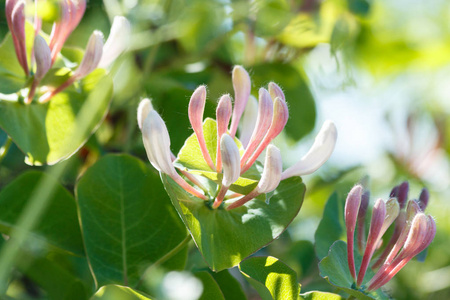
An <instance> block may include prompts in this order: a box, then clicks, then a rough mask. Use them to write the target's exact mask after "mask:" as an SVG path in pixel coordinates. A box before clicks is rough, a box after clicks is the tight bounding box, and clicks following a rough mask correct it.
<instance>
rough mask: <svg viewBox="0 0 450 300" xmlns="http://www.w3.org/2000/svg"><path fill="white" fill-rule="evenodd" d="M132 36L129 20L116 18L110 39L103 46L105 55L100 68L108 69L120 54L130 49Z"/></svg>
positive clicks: (120, 17)
mask: <svg viewBox="0 0 450 300" xmlns="http://www.w3.org/2000/svg"><path fill="white" fill-rule="evenodd" d="M130 35H131V25H130V22H128V20H127V18H125V17H122V16H117V17H114V21H113V24H112V26H111V31H110V33H109V36H108V39H107V40H106V43H105V45H104V46H103V55H102V59H101V60H100V63H99V64H98V66H99V68H106V67H108V66H109V65H110V64H111V63H112V62H113V61H114V60H115V59H116V58H117V57H119V55H120V54H122V53H123V52H124V51H125V50H126V49H127V47H128V44H129V40H130Z"/></svg>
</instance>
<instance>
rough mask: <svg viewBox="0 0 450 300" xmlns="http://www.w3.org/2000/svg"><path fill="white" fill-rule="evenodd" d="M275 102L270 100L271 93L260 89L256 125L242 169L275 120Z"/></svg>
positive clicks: (244, 155)
mask: <svg viewBox="0 0 450 300" xmlns="http://www.w3.org/2000/svg"><path fill="white" fill-rule="evenodd" d="M273 106H274V104H273V101H272V99H271V98H270V94H269V92H268V91H267V90H266V89H265V88H260V89H259V105H258V116H257V118H256V125H255V128H254V130H253V133H252V135H251V137H250V141H249V143H248V145H247V147H246V149H245V152H244V154H243V155H242V158H241V168H243V167H244V165H245V163H246V162H247V160H248V159H249V158H250V156H251V155H252V154H253V153H254V152H255V150H256V148H257V147H258V145H259V144H260V142H261V140H262V139H263V138H264V136H265V135H266V133H267V131H268V130H269V127H270V124H271V122H272V119H273Z"/></svg>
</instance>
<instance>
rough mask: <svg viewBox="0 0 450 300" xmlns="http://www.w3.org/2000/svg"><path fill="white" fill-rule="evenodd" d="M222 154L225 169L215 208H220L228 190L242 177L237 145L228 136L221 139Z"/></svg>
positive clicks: (225, 135)
mask: <svg viewBox="0 0 450 300" xmlns="http://www.w3.org/2000/svg"><path fill="white" fill-rule="evenodd" d="M220 153H221V157H222V168H223V177H222V186H221V188H220V191H219V193H218V195H217V197H216V200H215V201H214V204H213V208H217V207H219V206H220V204H221V203H222V201H223V199H224V197H225V194H226V192H227V191H228V188H229V187H230V185H232V184H233V183H234V182H235V181H236V180H238V179H239V176H240V162H241V156H240V154H239V149H238V147H237V145H236V143H235V142H234V140H233V138H232V137H231V136H229V135H228V134H224V135H222V138H221V139H220Z"/></svg>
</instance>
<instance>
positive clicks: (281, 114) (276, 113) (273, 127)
mask: <svg viewBox="0 0 450 300" xmlns="http://www.w3.org/2000/svg"><path fill="white" fill-rule="evenodd" d="M288 118H289V111H288V108H287V105H286V102H284V101H283V100H281V99H280V98H276V99H275V101H274V103H273V117H272V122H271V123H270V127H269V130H268V131H267V133H266V135H265V136H264V138H263V140H262V141H261V143H260V144H259V146H258V147H257V148H256V150H255V152H254V153H253V154H252V156H250V158H249V159H248V161H247V162H246V163H245V164H244V167H243V168H242V170H241V174H243V173H245V172H246V171H247V170H248V169H249V168H250V167H251V166H252V165H253V163H254V162H255V161H256V160H257V159H258V157H259V155H260V154H261V152H263V151H264V149H265V148H266V147H267V145H269V143H270V142H271V141H272V140H273V139H274V138H275V137H276V136H277V135H278V134H280V132H281V131H282V130H283V128H284V126H286V123H287V120H288ZM249 148H250V147H249ZM282 179H284V178H283V177H282Z"/></svg>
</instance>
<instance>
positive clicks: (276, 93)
mask: <svg viewBox="0 0 450 300" xmlns="http://www.w3.org/2000/svg"><path fill="white" fill-rule="evenodd" d="M269 93H270V96H271V97H272V99H273V100H275V99H276V98H277V97H278V98H280V99H281V100H283V101H286V97H285V96H284V93H283V90H282V89H281V88H280V87H279V86H278V85H277V84H276V83H275V82H270V83H269Z"/></svg>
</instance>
